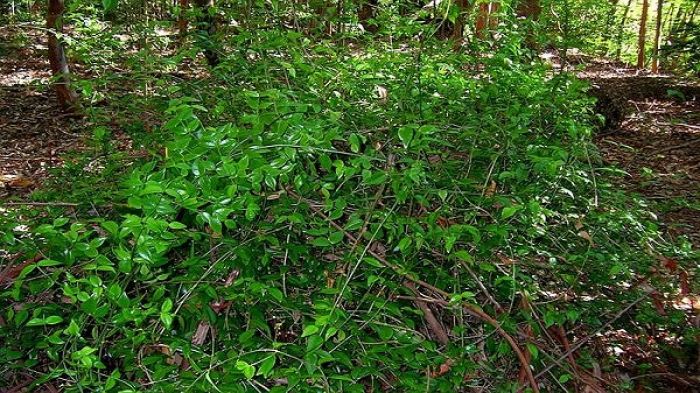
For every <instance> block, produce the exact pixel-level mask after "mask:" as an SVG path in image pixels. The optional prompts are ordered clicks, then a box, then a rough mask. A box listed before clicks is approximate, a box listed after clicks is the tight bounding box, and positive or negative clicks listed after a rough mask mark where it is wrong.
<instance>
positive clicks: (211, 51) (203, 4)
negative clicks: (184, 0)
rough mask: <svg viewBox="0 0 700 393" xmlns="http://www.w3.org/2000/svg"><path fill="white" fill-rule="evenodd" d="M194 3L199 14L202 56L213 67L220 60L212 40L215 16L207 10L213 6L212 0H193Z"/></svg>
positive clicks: (214, 29) (214, 32)
mask: <svg viewBox="0 0 700 393" xmlns="http://www.w3.org/2000/svg"><path fill="white" fill-rule="evenodd" d="M195 4H196V5H197V7H198V8H199V11H200V14H201V15H200V17H199V19H198V20H197V24H198V29H199V30H200V34H201V36H202V41H203V42H202V47H203V49H204V57H206V59H207V63H208V64H209V65H210V66H212V67H214V66H217V65H218V64H219V63H220V62H221V60H220V59H219V54H218V53H217V51H216V47H215V45H214V43H213V42H212V39H213V37H214V34H216V18H215V17H214V16H213V15H212V14H211V13H210V12H209V9H210V8H211V7H213V6H214V0H195Z"/></svg>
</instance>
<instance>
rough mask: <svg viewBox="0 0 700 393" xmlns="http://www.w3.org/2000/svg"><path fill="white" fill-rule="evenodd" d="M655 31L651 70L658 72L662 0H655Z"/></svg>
mask: <svg viewBox="0 0 700 393" xmlns="http://www.w3.org/2000/svg"><path fill="white" fill-rule="evenodd" d="M657 1H658V4H657V6H656V31H655V33H654V50H653V52H652V60H651V72H653V73H658V72H659V43H660V41H661V19H662V18H663V8H664V0H657Z"/></svg>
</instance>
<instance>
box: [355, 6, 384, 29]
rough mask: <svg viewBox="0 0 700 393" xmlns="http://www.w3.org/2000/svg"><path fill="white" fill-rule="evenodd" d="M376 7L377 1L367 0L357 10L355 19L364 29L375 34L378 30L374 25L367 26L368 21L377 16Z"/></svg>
mask: <svg viewBox="0 0 700 393" xmlns="http://www.w3.org/2000/svg"><path fill="white" fill-rule="evenodd" d="M377 6H379V0H367V1H364V2H362V5H361V6H360V8H359V9H358V10H357V19H358V21H359V22H360V24H361V25H362V27H363V28H364V29H365V31H369V32H370V33H376V32H377V30H378V28H377V25H375V24H369V21H370V19H373V18H374V17H375V16H376V15H377Z"/></svg>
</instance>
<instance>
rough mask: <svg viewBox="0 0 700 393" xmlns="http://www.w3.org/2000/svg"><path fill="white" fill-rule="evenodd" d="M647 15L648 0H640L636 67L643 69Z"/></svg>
mask: <svg viewBox="0 0 700 393" xmlns="http://www.w3.org/2000/svg"><path fill="white" fill-rule="evenodd" d="M648 16H649V0H642V18H641V20H640V21H639V40H638V41H637V68H639V69H640V70H641V69H644V64H645V63H646V51H645V49H646V43H647V18H648Z"/></svg>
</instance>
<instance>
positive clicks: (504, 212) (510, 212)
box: [501, 206, 520, 219]
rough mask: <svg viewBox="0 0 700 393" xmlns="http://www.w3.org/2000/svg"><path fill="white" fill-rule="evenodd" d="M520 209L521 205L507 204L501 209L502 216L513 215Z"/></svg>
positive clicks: (505, 217) (508, 216)
mask: <svg viewBox="0 0 700 393" xmlns="http://www.w3.org/2000/svg"><path fill="white" fill-rule="evenodd" d="M518 210H520V206H506V207H504V208H503V210H502V211H501V218H503V219H507V218H510V217H513V215H514V214H515V213H517V212H518Z"/></svg>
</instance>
